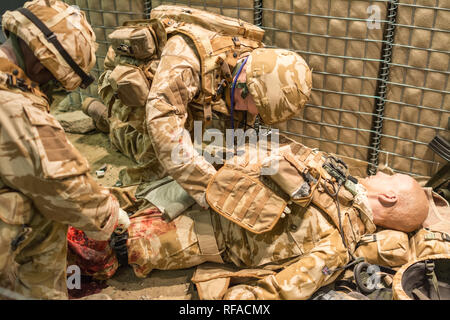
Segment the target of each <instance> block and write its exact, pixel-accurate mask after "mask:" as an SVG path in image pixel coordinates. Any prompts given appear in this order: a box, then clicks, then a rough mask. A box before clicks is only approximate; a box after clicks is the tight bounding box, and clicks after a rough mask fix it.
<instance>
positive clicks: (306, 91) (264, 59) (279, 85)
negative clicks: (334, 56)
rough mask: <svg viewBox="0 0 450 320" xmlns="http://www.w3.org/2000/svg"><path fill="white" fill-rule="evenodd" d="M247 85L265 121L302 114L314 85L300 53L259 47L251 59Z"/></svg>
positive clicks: (248, 64)
mask: <svg viewBox="0 0 450 320" xmlns="http://www.w3.org/2000/svg"><path fill="white" fill-rule="evenodd" d="M247 87H248V89H249V91H250V93H251V95H252V96H253V99H254V100H255V103H256V107H257V108H258V111H259V114H260V116H261V118H262V120H263V121H264V123H265V124H273V123H277V122H282V121H285V120H288V119H289V118H291V117H293V116H294V115H297V114H299V112H300V111H301V109H302V108H303V106H304V105H305V103H306V101H308V99H309V95H310V92H311V87H312V79H311V70H310V69H309V67H308V65H307V64H306V62H305V60H303V58H302V57H300V56H299V55H298V54H297V53H295V52H292V51H288V50H285V49H272V48H259V49H256V50H254V51H253V52H252V53H251V55H250V56H249V58H248V61H247Z"/></svg>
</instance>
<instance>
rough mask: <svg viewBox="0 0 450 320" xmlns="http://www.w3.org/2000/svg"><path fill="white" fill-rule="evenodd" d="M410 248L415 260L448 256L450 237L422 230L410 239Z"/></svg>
mask: <svg viewBox="0 0 450 320" xmlns="http://www.w3.org/2000/svg"><path fill="white" fill-rule="evenodd" d="M410 246H411V248H412V251H413V252H414V254H415V257H416V258H422V257H426V256H430V255H436V254H450V235H449V234H448V233H445V232H439V231H432V230H430V229H428V228H423V229H420V230H419V231H417V232H416V234H414V236H412V237H411V240H410Z"/></svg>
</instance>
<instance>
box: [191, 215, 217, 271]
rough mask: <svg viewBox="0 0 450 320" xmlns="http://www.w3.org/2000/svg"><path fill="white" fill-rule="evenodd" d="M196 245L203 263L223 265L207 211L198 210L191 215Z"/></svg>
mask: <svg viewBox="0 0 450 320" xmlns="http://www.w3.org/2000/svg"><path fill="white" fill-rule="evenodd" d="M192 216H193V218H194V221H195V231H196V234H197V240H198V245H199V247H200V251H201V254H202V256H203V258H204V259H205V261H210V262H216V263H224V262H223V260H222V257H221V256H220V251H219V248H218V246H217V241H216V237H215V235H214V228H213V226H212V223H211V213H210V211H209V210H198V211H197V212H195V213H194V214H193V215H192Z"/></svg>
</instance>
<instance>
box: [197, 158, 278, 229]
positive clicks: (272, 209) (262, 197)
mask: <svg viewBox="0 0 450 320" xmlns="http://www.w3.org/2000/svg"><path fill="white" fill-rule="evenodd" d="M206 201H207V202H208V204H209V205H210V206H211V208H212V209H213V210H214V211H216V212H217V213H219V214H221V215H222V216H223V217H225V218H226V219H229V220H231V221H233V222H234V223H237V224H238V225H240V226H241V227H243V228H245V229H247V230H249V231H251V232H253V233H256V234H260V233H264V232H267V231H269V230H271V229H272V228H273V227H274V226H275V224H276V223H277V222H278V220H279V218H280V217H281V214H282V213H283V211H284V209H285V207H286V205H287V203H286V202H285V201H284V200H283V199H282V198H280V197H279V196H277V195H276V194H275V193H274V192H273V191H272V190H270V189H269V188H268V187H266V186H265V185H264V184H263V183H262V182H261V181H259V180H258V179H256V178H253V177H250V176H248V175H246V174H245V173H243V172H242V171H241V170H239V169H236V168H232V167H229V166H227V165H224V166H223V167H222V168H221V169H220V170H219V171H218V172H217V173H216V174H215V176H214V177H213V178H212V179H211V181H210V182H209V184H208V187H207V189H206Z"/></svg>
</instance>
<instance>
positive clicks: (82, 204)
mask: <svg viewBox="0 0 450 320" xmlns="http://www.w3.org/2000/svg"><path fill="white" fill-rule="evenodd" d="M0 101H1V106H2V109H1V112H0V177H1V180H2V181H3V182H4V183H5V184H6V185H7V186H8V187H10V188H12V189H14V190H17V191H19V192H21V193H23V194H24V195H25V196H27V197H28V198H30V199H31V200H32V202H33V205H34V206H35V208H36V209H37V210H38V211H39V212H40V213H41V214H42V215H44V216H45V217H46V218H48V219H50V220H54V221H57V222H60V223H63V224H68V225H71V226H74V227H76V228H78V229H81V230H83V231H85V232H86V235H88V236H89V237H91V238H92V239H95V240H107V239H108V238H109V237H110V235H111V233H112V231H113V230H114V228H115V226H116V224H117V216H118V202H117V200H116V199H115V198H114V197H113V196H112V195H111V194H110V192H109V190H107V189H105V188H103V187H101V186H99V185H98V184H97V183H96V182H95V181H94V180H93V179H92V177H91V176H90V174H89V173H88V171H89V166H88V163H87V160H86V159H85V158H84V157H83V156H82V155H81V154H80V153H79V152H78V151H77V150H76V149H75V148H74V147H73V146H72V144H71V143H70V142H69V141H68V140H67V138H66V136H65V134H64V131H63V129H62V127H61V126H60V125H59V123H58V122H57V121H56V120H55V118H54V117H53V116H51V115H50V114H48V113H47V112H45V111H42V110H41V109H39V108H37V107H35V106H33V105H32V104H31V101H29V100H28V99H26V98H24V97H23V96H21V95H17V94H14V93H10V92H7V91H0Z"/></svg>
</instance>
